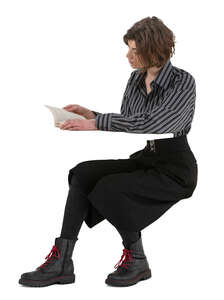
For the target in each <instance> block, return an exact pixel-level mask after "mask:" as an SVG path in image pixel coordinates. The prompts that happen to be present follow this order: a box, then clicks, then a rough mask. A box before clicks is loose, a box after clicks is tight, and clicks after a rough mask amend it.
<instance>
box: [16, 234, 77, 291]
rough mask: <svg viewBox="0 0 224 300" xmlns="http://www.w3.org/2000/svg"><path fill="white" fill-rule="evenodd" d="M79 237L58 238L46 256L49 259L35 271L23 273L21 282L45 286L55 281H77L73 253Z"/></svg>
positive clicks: (28, 284)
mask: <svg viewBox="0 0 224 300" xmlns="http://www.w3.org/2000/svg"><path fill="white" fill-rule="evenodd" d="M77 240H78V238H76V239H74V240H68V239H63V238H60V237H59V238H56V239H55V245H54V246H53V247H52V249H51V252H50V253H49V254H48V255H47V256H46V258H45V259H47V260H46V261H45V262H44V263H43V264H42V265H41V266H39V267H37V268H36V270H35V271H32V272H28V273H23V274H22V275H21V278H20V280H19V283H20V284H23V285H26V286H33V287H43V286H48V285H51V284H55V283H59V284H61V283H73V282H75V274H74V266H73V261H72V258H71V257H72V253H73V249H74V246H75V243H76V241H77Z"/></svg>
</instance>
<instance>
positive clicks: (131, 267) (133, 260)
mask: <svg viewBox="0 0 224 300" xmlns="http://www.w3.org/2000/svg"><path fill="white" fill-rule="evenodd" d="M123 245H124V242H123ZM123 258H124V260H123V261H122V259H123ZM114 268H115V269H117V270H116V271H114V272H113V273H110V274H109V275H108V276H107V279H106V280H105V283H107V284H108V285H112V286H130V285H133V284H136V283H137V282H138V281H140V280H145V279H148V278H150V277H151V276H152V274H151V270H150V268H149V264H148V261H147V258H146V256H145V254H144V250H143V245H142V238H141V237H140V238H139V239H138V240H137V241H136V242H135V243H133V244H131V246H130V247H129V248H128V249H127V248H124V249H123V254H122V256H121V259H120V261H119V262H118V263H117V264H116V265H115V266H114Z"/></svg>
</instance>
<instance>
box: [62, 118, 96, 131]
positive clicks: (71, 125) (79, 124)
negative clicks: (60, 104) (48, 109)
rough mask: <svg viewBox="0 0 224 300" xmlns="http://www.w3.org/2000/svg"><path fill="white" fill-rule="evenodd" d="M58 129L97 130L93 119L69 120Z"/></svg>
mask: <svg viewBox="0 0 224 300" xmlns="http://www.w3.org/2000/svg"><path fill="white" fill-rule="evenodd" d="M60 129H63V130H65V129H67V130H98V128H96V127H95V119H91V120H81V119H71V120H66V121H65V122H64V123H63V124H62V125H61V126H60Z"/></svg>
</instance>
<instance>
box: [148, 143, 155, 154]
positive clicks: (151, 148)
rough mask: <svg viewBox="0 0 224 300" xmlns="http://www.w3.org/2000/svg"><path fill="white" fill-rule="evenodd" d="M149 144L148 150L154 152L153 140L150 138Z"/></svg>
mask: <svg viewBox="0 0 224 300" xmlns="http://www.w3.org/2000/svg"><path fill="white" fill-rule="evenodd" d="M149 145H150V151H153V152H156V147H155V140H150V141H149Z"/></svg>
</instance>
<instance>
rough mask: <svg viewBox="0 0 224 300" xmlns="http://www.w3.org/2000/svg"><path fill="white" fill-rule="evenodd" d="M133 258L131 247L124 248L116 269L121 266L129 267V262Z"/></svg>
mask: <svg viewBox="0 0 224 300" xmlns="http://www.w3.org/2000/svg"><path fill="white" fill-rule="evenodd" d="M123 258H124V260H123V261H122V259H123ZM131 260H132V256H131V250H129V249H126V248H125V249H123V254H122V256H121V259H120V260H119V262H118V263H117V264H116V265H115V266H114V268H115V269H117V268H118V267H119V266H121V267H124V268H126V269H127V268H128V266H129V262H130V261H131Z"/></svg>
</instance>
